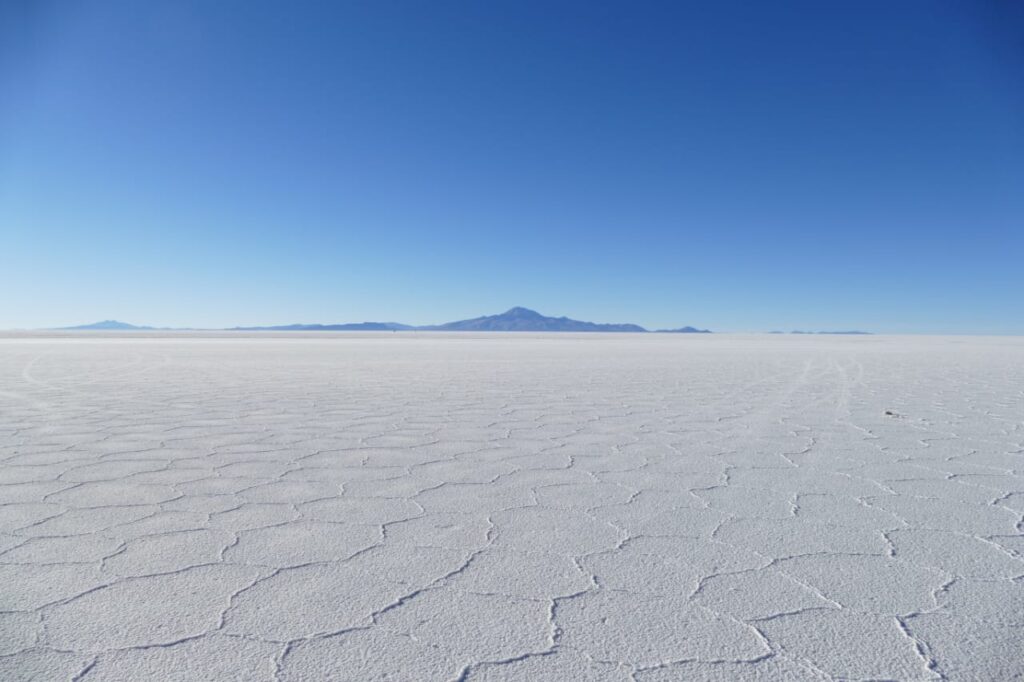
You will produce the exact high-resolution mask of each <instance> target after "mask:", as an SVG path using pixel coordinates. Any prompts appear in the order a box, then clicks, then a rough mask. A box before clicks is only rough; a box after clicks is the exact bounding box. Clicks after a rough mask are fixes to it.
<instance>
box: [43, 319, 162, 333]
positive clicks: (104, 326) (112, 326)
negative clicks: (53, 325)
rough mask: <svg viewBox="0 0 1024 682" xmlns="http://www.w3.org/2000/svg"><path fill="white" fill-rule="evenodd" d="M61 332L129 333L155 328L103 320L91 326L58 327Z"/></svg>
mask: <svg viewBox="0 0 1024 682" xmlns="http://www.w3.org/2000/svg"><path fill="white" fill-rule="evenodd" d="M59 329H61V330H66V331H70V330H96V331H131V330H133V329H136V330H146V329H155V327H139V326H138V325H134V324H128V323H127V322H118V321H117V320H103V321H102V322H93V323H92V324H80V325H78V326H77V327H59Z"/></svg>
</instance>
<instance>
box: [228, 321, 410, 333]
mask: <svg viewBox="0 0 1024 682" xmlns="http://www.w3.org/2000/svg"><path fill="white" fill-rule="evenodd" d="M406 329H415V327H410V326H409V325H407V324H399V323H398V322H350V323H348V324H285V325H279V326H276V327H232V328H231V331H236V332H393V331H400V330H406Z"/></svg>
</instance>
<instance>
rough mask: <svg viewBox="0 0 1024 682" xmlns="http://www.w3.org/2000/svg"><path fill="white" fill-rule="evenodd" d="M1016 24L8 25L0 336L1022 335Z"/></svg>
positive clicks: (586, 9) (857, 9) (299, 8)
mask: <svg viewBox="0 0 1024 682" xmlns="http://www.w3.org/2000/svg"><path fill="white" fill-rule="evenodd" d="M1021 8H1024V4H1022V3H1014V2H1009V1H1007V2H978V1H975V2H962V3H954V2H942V1H939V0H920V1H915V0H906V1H898V2H893V1H892V0H885V1H884V2H867V1H860V0H857V1H851V2H831V1H830V2H821V1H820V0H813V1H810V2H796V3H794V2H783V1H781V0H780V1H779V2H737V3H729V2H717V1H716V2H699V3H684V2H664V3H653V2H626V1H623V2H592V1H589V0H588V1H586V2H578V3H577V2H556V1H552V0H544V1H543V2H526V1H525V0H515V1H500V2H468V1H467V2H458V3H453V2H437V1H433V0H431V1H429V2H428V1H426V0H423V1H413V0H408V1H403V2H387V1H380V2H378V1H366V2H322V3H314V2H284V1H283V0H281V1H279V2H253V1H252V0H245V1H244V2H243V1H236V2H229V1H216V2H209V1H207V0H202V1H199V2H186V1H181V0H174V1H173V2H172V1H168V2H160V1H157V0H148V1H146V2H136V1H134V0H130V1H125V2H111V1H104V0H98V1H96V2H71V1H67V2H54V3H50V2H45V1H42V0H34V1H32V0H30V1H22V0H5V1H4V2H0V328H11V327H21V328H28V327H45V326H58V325H68V324H78V323H85V322H92V321H95V320H98V319H105V318H116V319H120V320H124V321H128V322H133V323H136V324H153V325H161V326H162V325H170V326H234V325H245V324H280V323H291V322H324V323H329V322H353V321H363V320H381V321H391V320H394V321H400V322H406V323H410V324H424V323H436V322H443V321H448V320H453V319H460V318H465V317H474V316H477V315H481V314H488V313H495V312H500V311H502V310H504V309H506V308H509V307H511V306H514V305H522V306H527V307H531V308H535V309H537V310H539V311H541V312H542V313H545V314H550V315H563V314H564V315H568V316H570V317H575V318H578V319H588V320H594V321H602V322H635V323H638V324H642V325H644V326H647V327H652V328H657V327H665V326H681V325H684V324H693V325H698V326H702V327H710V328H712V329H715V330H723V331H728V330H735V331H740V330H750V331H758V330H770V329H785V330H789V329H848V328H855V329H867V330H872V331H876V332H975V333H1024V42H1022V40H1024V39H1022V36H1024V11H1022V9H1021Z"/></svg>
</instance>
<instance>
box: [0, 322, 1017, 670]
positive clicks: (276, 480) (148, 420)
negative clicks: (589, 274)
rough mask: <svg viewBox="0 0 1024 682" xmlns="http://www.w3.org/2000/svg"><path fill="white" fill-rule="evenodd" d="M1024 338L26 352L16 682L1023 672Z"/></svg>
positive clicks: (470, 340)
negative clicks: (24, 681)
mask: <svg viewBox="0 0 1024 682" xmlns="http://www.w3.org/2000/svg"><path fill="white" fill-rule="evenodd" d="M1022 387H1024V341H1022V340H1020V339H1013V338H1002V339H994V338H965V337H958V338H955V339H952V338H950V339H945V338H937V337H932V338H928V337H922V338H898V337H845V338H844V337H824V338H813V337H810V338H804V337H800V338H788V337H774V336H759V337H753V336H748V337H744V336H726V335H715V336H695V337H677V336H667V335H666V336H662V335H616V334H607V335H574V334H549V335H543V334H488V335H480V336H478V335H472V334H455V335H445V334H430V333H416V334H413V333H409V334H387V335H374V334H312V335H303V334H293V335H274V334H259V335H248V336H247V335H244V334H227V335H225V334H185V333H175V334H158V333H153V334H140V335H106V336H104V335H102V334H78V335H75V334H50V335H27V334H21V335H17V334H8V335H6V336H3V337H0V389H2V390H0V679H3V680H5V681H6V680H12V681H14V680H30V679H31V680H45V681H47V682H49V681H52V680H87V681H88V680H133V681H137V680H181V681H189V682H191V681H195V680H247V681H248V680H257V681H258V680H268V681H271V680H279V681H284V680H320V679H323V680H359V681H363V680H374V679H387V680H409V681H410V682H414V681H415V682H419V681H423V680H439V681H454V680H467V681H474V682H480V681H484V680H528V681H530V682H534V681H544V680H550V681H554V680H558V681H561V680H589V681H604V680H609V681H613V680H614V681H620V680H621V681H627V680H633V681H636V682H665V681H668V680H779V679H789V680H856V679H863V680H869V679H870V680H876V679H898V680H942V679H948V680H1011V679H1024V657H1022V656H1021V655H1020V651H1021V650H1022V649H1024V616H1022V615H1021V614H1022V612H1024V390H1022Z"/></svg>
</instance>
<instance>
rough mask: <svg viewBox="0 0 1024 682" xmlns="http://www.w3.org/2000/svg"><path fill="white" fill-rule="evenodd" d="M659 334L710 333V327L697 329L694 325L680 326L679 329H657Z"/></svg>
mask: <svg viewBox="0 0 1024 682" xmlns="http://www.w3.org/2000/svg"><path fill="white" fill-rule="evenodd" d="M658 333H659V334H710V333H711V330H710V329H697V328H696V327H680V328H679V329H659V330H658Z"/></svg>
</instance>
